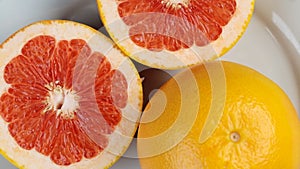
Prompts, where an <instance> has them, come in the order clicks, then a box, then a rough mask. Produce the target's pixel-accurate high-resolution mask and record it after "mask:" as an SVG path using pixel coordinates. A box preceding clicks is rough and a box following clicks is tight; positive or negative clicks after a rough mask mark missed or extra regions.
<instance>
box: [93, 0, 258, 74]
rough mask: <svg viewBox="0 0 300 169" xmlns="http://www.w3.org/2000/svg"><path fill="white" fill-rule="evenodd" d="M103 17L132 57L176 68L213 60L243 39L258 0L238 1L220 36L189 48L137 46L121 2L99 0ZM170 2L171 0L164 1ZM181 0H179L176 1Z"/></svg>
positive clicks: (163, 66)
mask: <svg viewBox="0 0 300 169" xmlns="http://www.w3.org/2000/svg"><path fill="white" fill-rule="evenodd" d="M97 1H98V5H99V8H100V14H101V18H102V20H103V22H104V24H105V27H106V28H107V30H108V32H109V33H110V35H111V36H112V38H113V40H114V41H115V42H116V43H118V44H119V46H120V47H121V48H122V49H123V50H125V52H126V53H128V54H130V56H131V57H132V58H133V59H135V60H137V61H138V62H141V63H143V64H146V65H148V66H150V67H157V68H167V69H174V68H180V67H186V66H187V65H194V64H196V63H202V62H204V61H208V60H211V59H213V58H216V57H218V56H220V55H222V54H224V51H227V50H228V48H231V47H232V45H234V42H235V41H236V40H238V39H239V37H240V36H241V35H242V33H243V31H244V30H245V29H246V26H247V24H246V23H247V22H246V21H247V20H248V19H249V17H250V16H251V13H252V11H253V6H254V0H236V5H237V6H236V12H235V15H234V16H233V17H232V19H231V20H230V21H229V23H228V24H227V25H226V26H225V27H223V31H222V33H221V35H220V36H219V38H218V39H217V40H215V41H213V42H211V43H210V44H209V45H207V46H200V47H199V46H196V45H193V46H192V47H191V48H189V49H180V50H178V51H175V52H172V51H168V50H164V51H160V52H155V51H149V50H148V49H145V48H143V47H139V46H137V45H136V44H135V43H134V42H133V41H132V40H131V39H130V37H129V34H128V32H129V29H130V26H128V25H126V24H125V23H124V22H123V20H122V18H121V17H120V16H119V14H118V3H116V1H114V0H97ZM163 1H164V2H167V1H168V2H169V0H163ZM176 2H177V0H176Z"/></svg>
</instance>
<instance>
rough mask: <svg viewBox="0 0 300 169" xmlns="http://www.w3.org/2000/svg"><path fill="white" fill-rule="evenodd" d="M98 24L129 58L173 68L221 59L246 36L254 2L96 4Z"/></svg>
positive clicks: (121, 0) (124, 0)
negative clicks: (99, 18)
mask: <svg viewBox="0 0 300 169" xmlns="http://www.w3.org/2000/svg"><path fill="white" fill-rule="evenodd" d="M97 2H98V7H99V12H100V15H101V19H102V21H103V23H104V26H105V28H106V29H107V31H108V32H109V34H110V36H111V37H112V39H113V40H114V41H115V43H116V44H117V45H118V46H119V47H120V48H121V50H123V51H124V52H125V53H126V54H127V55H128V56H130V57H131V58H133V59H135V60H136V61H138V62H140V63H142V64H145V65H147V66H150V67H155V68H163V69H176V68H180V67H187V66H190V65H195V64H198V63H203V62H205V61H207V60H212V59H215V58H217V57H220V56H222V55H223V54H225V53H226V52H227V51H228V50H229V49H230V48H232V47H233V46H234V45H235V43H236V42H237V41H238V40H239V38H240V37H241V36H242V34H243V33H244V31H245V29H246V27H247V26H248V23H249V21H250V18H251V16H252V13H253V8H254V0H210V1H207V0H142V1H139V0H97Z"/></svg>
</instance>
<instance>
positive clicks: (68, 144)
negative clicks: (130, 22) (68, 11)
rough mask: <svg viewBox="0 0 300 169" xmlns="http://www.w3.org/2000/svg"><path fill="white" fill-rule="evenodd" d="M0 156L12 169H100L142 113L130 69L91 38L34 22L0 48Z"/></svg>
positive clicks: (69, 25) (71, 26) (84, 30)
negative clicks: (9, 162) (4, 158)
mask: <svg viewBox="0 0 300 169" xmlns="http://www.w3.org/2000/svg"><path fill="white" fill-rule="evenodd" d="M0 56H1V57H0V64H1V65H0V100H1V102H0V115H1V116H0V149H1V154H2V155H4V156H5V157H6V158H7V159H8V160H10V161H11V162H12V163H13V164H14V165H16V166H17V167H19V168H30V169H40V168H51V169H58V168H73V169H85V168H90V169H92V168H108V167H110V166H111V165H112V164H113V163H114V162H115V161H116V160H117V159H118V158H119V157H120V156H121V155H122V154H123V153H124V151H125V150H126V148H127V147H128V146H129V144H130V142H131V140H132V137H133V135H134V133H135V131H136V127H137V121H138V119H139V116H140V112H141V106H142V88H141V80H140V78H139V75H138V72H137V71H136V69H135V67H134V65H133V64H132V62H131V61H130V60H129V59H128V57H125V56H124V55H123V54H122V53H121V52H120V51H119V50H118V49H116V48H115V46H114V45H113V43H112V42H111V41H110V40H109V39H108V38H106V37H105V36H104V35H102V34H101V33H99V32H98V31H96V30H94V29H92V28H90V27H88V26H85V25H82V24H79V23H76V22H71V21H62V20H54V21H41V22H37V23H34V24H31V25H29V26H27V27H25V28H23V29H21V30H19V31H18V32H16V33H15V34H14V35H12V36H11V37H10V38H8V39H7V40H6V41H5V42H4V43H3V44H1V46H0Z"/></svg>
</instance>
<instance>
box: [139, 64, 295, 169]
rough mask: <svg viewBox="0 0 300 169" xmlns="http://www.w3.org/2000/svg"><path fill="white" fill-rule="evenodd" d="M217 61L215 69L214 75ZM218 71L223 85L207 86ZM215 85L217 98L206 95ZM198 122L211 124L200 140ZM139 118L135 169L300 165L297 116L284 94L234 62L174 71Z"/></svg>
mask: <svg viewBox="0 0 300 169" xmlns="http://www.w3.org/2000/svg"><path fill="white" fill-rule="evenodd" d="M220 65H221V66H222V67H223V72H221V73H216V72H214V71H219V70H220V69H218V67H219V66H220ZM212 72H214V73H212ZM220 74H223V76H224V77H225V79H226V84H225V85H224V86H215V85H212V83H211V82H212V81H213V79H220V78H222V77H220V76H219V75H220ZM216 75H218V76H216ZM219 87H223V88H224V89H225V90H226V95H225V97H224V98H225V99H223V96H218V97H213V96H216V95H214V94H213V92H218V91H220V89H217V90H216V89H214V88H219ZM222 90H223V89H222ZM187 93H189V94H187ZM220 98H221V99H220ZM213 100H215V101H217V102H219V104H218V105H217V107H218V106H219V105H221V106H219V107H221V108H220V109H219V110H221V111H222V114H223V115H222V117H221V120H220V121H219V122H218V120H216V119H215V118H213V119H209V113H216V112H211V109H212V106H214V105H213V104H212V103H213V102H214V101H213ZM223 102H224V103H223ZM206 121H215V123H216V125H217V127H216V129H215V130H214V132H212V134H211V135H210V136H209V137H208V139H206V141H204V142H201V141H200V139H199V138H201V134H202V133H203V132H205V131H203V129H204V126H205V125H206ZM140 123H141V124H140V126H139V131H138V140H137V148H138V155H139V157H140V164H141V168H142V169H153V168H176V169H186V168H189V169H199V168H203V169H220V168H230V169H237V168H243V169H262V168H264V169H282V168H289V169H299V167H300V144H299V140H300V121H299V118H298V117H297V113H296V111H295V109H294V107H293V105H292V103H291V102H290V100H289V98H288V97H287V95H286V94H285V93H284V92H283V91H282V90H281V89H280V88H279V87H278V86H277V85H276V84H275V83H274V82H272V81H271V80H269V79H268V78H266V77H265V76H263V75H262V74H260V73H258V72H257V71H255V70H253V69H250V68H248V67H245V66H242V65H239V64H236V63H232V62H209V63H205V64H202V65H197V66H195V67H192V68H191V69H187V70H186V71H184V72H183V73H179V74H178V75H176V76H174V78H172V79H171V80H170V81H168V82H167V83H165V84H164V85H163V86H162V87H161V88H160V90H158V92H156V93H155V94H154V95H153V97H152V98H151V99H150V102H149V103H148V105H147V106H146V108H145V111H144V113H143V115H142V118H141V121H140Z"/></svg>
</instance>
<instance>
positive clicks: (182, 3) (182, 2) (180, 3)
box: [161, 0, 190, 9]
mask: <svg viewBox="0 0 300 169" xmlns="http://www.w3.org/2000/svg"><path fill="white" fill-rule="evenodd" d="M161 3H162V4H165V5H166V7H172V8H175V9H179V8H182V7H187V6H188V5H189V3H190V0H162V1H161Z"/></svg>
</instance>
